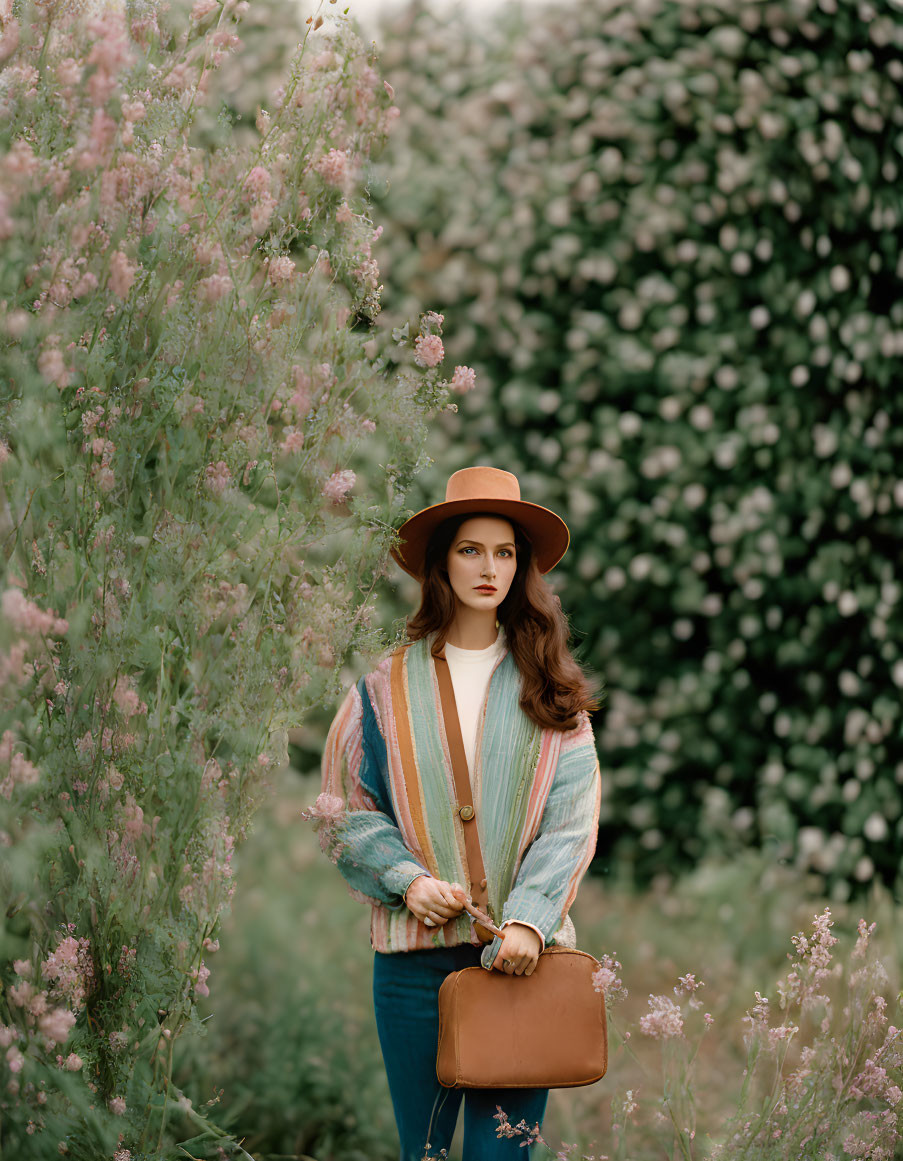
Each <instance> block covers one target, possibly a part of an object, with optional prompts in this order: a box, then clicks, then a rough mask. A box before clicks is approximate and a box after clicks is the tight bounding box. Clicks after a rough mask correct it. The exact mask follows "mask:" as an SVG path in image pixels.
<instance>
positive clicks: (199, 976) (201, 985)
mask: <svg viewBox="0 0 903 1161" xmlns="http://www.w3.org/2000/svg"><path fill="white" fill-rule="evenodd" d="M193 974H194V977H195V980H196V983H195V985H194V990H195V991H196V992H197V994H198V995H199V996H209V995H210V989H209V988H208V987H207V979H208V977H209V975H210V968H209V967H207V965H206V964H205V963H204V961H203V960H201V963H200V967H199V968H198V969H197V971H196V972H194V973H193Z"/></svg>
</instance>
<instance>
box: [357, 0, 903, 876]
mask: <svg viewBox="0 0 903 1161" xmlns="http://www.w3.org/2000/svg"><path fill="white" fill-rule="evenodd" d="M379 40H380V42H381V45H382V67H383V70H384V75H385V76H386V77H387V79H388V80H389V82H390V83H391V84H392V85H393V87H394V89H395V101H396V103H397V104H398V105H399V106H400V108H401V109H402V111H403V112H402V116H401V118H400V119H399V124H398V127H397V132H396V133H395V134H394V135H393V143H392V146H391V149H390V150H389V151H388V153H387V154H386V155H384V156H383V158H382V159H381V161H380V163H379V165H378V167H377V173H378V181H376V182H375V183H374V193H375V196H376V200H377V203H378V208H379V220H380V221H381V222H383V223H384V224H385V227H386V229H385V233H384V235H383V244H384V245H385V249H384V250H383V254H384V255H385V254H386V251H388V258H384V272H385V274H386V277H387V282H388V283H390V290H389V291H387V293H386V294H385V296H384V299H383V302H384V306H385V307H386V310H385V312H384V316H383V318H382V320H381V321H382V322H383V324H384V325H388V324H389V323H390V322H391V318H392V315H393V314H397V315H399V316H401V315H405V316H407V315H410V314H411V312H412V309H413V308H416V307H417V306H418V305H420V304H422V303H425V302H429V303H431V304H433V305H434V306H435V307H436V308H437V309H439V310H444V312H445V316H446V330H447V332H448V335H449V336H450V337H449V340H448V343H447V349H448V352H449V360H450V361H451V362H454V361H459V362H468V363H470V364H472V365H473V366H475V367H476V369H477V374H478V382H479V385H480V389H479V390H478V391H477V392H474V393H473V395H471V396H468V397H466V398H465V399H464V400H463V401H462V404H461V416H462V418H463V422H458V421H454V426H451V425H450V424H446V425H445V428H444V430H445V433H446V434H445V438H444V441H443V439H442V438H441V437H440V436H435V435H434V439H433V443H432V444H431V448H430V451H431V454H432V456H433V457H434V459H435V461H436V463H435V465H434V466H433V468H432V469H430V470H429V471H427V472H424V473H422V475H421V476H420V477H419V480H418V481H417V483H416V486H415V489H414V490H413V491H412V493H411V494H410V503H411V504H412V507H413V508H416V507H419V506H420V505H421V504H427V503H433V502H435V500H437V499H438V498H440V497H441V494H442V489H443V487H444V482H445V479H446V478H447V475H448V473H449V472H450V471H452V470H454V469H456V468H458V467H460V466H463V465H464V464H468V463H472V462H488V463H493V464H496V465H498V466H502V467H505V468H509V469H511V470H512V471H515V472H516V473H517V474H518V475H519V477H520V479H521V486H522V492H523V495H524V496H525V498H527V499H530V500H533V501H537V502H539V503H543V504H547V505H549V506H550V507H552V508H554V509H557V510H559V511H561V512H562V513H564V514H565V516H566V518H567V519H568V521H569V523H570V526H571V531H572V544H571V549H570V551H569V553H568V554H567V556H566V557H565V559H564V561H563V563H562V564H561V565H560V566H559V568H558V569H556V570H555V572H554V573H553V574H552V575H551V578H550V579H554V583H555V584H556V586H557V587H558V589H559V591H560V594H561V597H562V601H563V604H564V607H565V608H566V609H567V610H568V612H569V614H570V616H571V619H572V621H573V624H574V627H575V629H576V630H577V634H576V642H577V645H578V651H579V652H581V655H582V656H583V657H584V658H585V660H586V661H587V662H588V663H589V664H590V666H591V667H593V668H594V669H595V670H596V671H597V672H598V673H599V674H600V675H601V676H603V678H604V680H605V683H606V686H607V698H606V704H605V706H604V707H603V710H602V711H601V712H600V713H599V714H598V715H597V716H596V719H595V727H596V731H597V738H598V742H599V748H600V752H601V756H602V764H603V772H604V776H605V777H604V781H605V787H606V794H605V801H604V806H603V820H602V830H601V834H600V843H599V848H598V849H599V855H598V857H597V860H596V864H595V869H596V870H601V871H605V870H607V869H608V868H609V867H610V866H613V865H614V863H617V864H618V866H619V867H623V866H627V867H628V868H629V869H630V870H631V871H632V873H633V875H634V876H635V878H636V880H637V881H639V882H648V881H649V880H650V879H653V878H654V877H655V876H657V875H669V874H671V873H672V872H675V871H677V870H678V869H680V868H681V867H686V866H688V865H689V864H691V863H693V862H695V861H696V860H698V859H699V858H700V857H701V856H703V855H704V854H710V853H715V854H720V855H728V856H729V855H731V854H732V853H733V852H736V851H737V850H739V849H741V848H743V847H745V846H748V845H757V846H761V847H764V848H765V849H766V850H767V851H770V852H771V853H772V854H773V855H774V857H775V858H777V859H781V860H790V861H792V862H793V863H794V864H795V865H796V866H798V867H799V868H800V869H801V870H803V871H804V872H805V873H806V874H807V875H808V876H809V878H808V881H809V882H810V884H811V886H812V887H813V889H815V890H821V889H826V890H828V891H830V893H831V895H832V897H833V898H835V899H839V898H845V897H846V896H847V895H848V894H849V893H850V892H851V891H856V890H857V889H858V887H859V886H862V885H864V884H867V883H869V882H870V881H871V880H872V879H873V878H875V877H879V878H881V879H883V880H884V881H886V882H889V883H892V882H894V881H895V880H896V878H897V876H898V868H899V862H900V851H901V839H903V818H901V806H903V742H901V708H900V688H901V686H903V653H901V635H903V618H901V611H900V597H901V586H900V582H899V578H898V575H897V574H898V571H899V559H900V543H901V540H903V513H901V509H903V478H901V474H900V471H899V459H898V457H899V455H900V450H901V447H903V428H901V420H903V401H901V397H900V393H899V389H898V382H899V377H900V370H901V366H903V360H901V355H903V301H901V290H903V261H901V258H900V242H901V204H903V193H901V190H903V183H901V174H900V167H901V153H903V102H901V99H900V91H901V88H900V86H901V81H903V53H901V48H903V21H901V18H900V9H899V5H895V4H890V3H884V2H876V3H847V2H840V3H838V2H837V0H821V2H820V3H818V4H816V3H810V2H806V0H800V2H794V3H769V4H760V3H749V2H746V0H730V2H727V3H721V4H718V5H714V4H708V3H699V2H696V3H676V2H672V0H653V2H649V3H643V4H636V3H622V2H619V0H604V2H603V0H581V2H580V3H579V4H576V3H572V4H569V5H567V6H566V7H564V6H561V5H556V6H554V8H546V9H544V10H539V9H532V8H530V9H522V8H520V7H512V8H508V9H506V10H505V12H504V13H503V15H501V16H500V17H499V18H497V19H492V20H491V22H490V21H484V22H482V23H480V24H479V25H478V24H477V22H475V21H467V20H465V19H463V18H458V17H455V16H454V15H446V16H438V15H435V14H431V12H430V11H429V10H428V9H427V8H426V7H424V6H423V5H416V6H414V7H410V8H408V9H405V10H404V11H403V12H401V13H399V14H396V15H395V16H394V17H393V18H392V19H391V21H389V22H388V23H386V24H385V26H384V27H383V29H382V32H381V35H380V37H379ZM402 291H403V292H405V293H404V294H403V293H401V292H402ZM440 426H441V425H440ZM462 432H463V433H466V439H463V440H462ZM418 501H419V503H418ZM416 596H417V594H416V592H415V591H414V590H413V589H412V588H411V586H410V585H408V584H407V581H406V580H405V581H403V582H402V583H401V585H400V587H399V590H398V596H397V602H396V604H395V606H394V607H392V608H390V609H387V610H386V611H385V612H384V615H385V616H387V617H388V616H389V615H395V616H398V615H400V614H401V613H403V612H405V611H407V610H408V608H410V607H411V605H413V604H414V602H415V600H416Z"/></svg>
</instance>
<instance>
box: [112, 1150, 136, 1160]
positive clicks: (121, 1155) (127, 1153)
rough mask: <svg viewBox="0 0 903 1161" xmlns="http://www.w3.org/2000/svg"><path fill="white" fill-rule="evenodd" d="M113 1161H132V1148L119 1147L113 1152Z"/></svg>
mask: <svg viewBox="0 0 903 1161" xmlns="http://www.w3.org/2000/svg"><path fill="white" fill-rule="evenodd" d="M113 1161H132V1151H131V1149H117V1150H116V1152H115V1153H114V1154H113Z"/></svg>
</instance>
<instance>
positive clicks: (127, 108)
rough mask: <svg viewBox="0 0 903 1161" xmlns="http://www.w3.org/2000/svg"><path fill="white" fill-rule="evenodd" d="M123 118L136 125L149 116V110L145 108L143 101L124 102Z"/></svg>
mask: <svg viewBox="0 0 903 1161" xmlns="http://www.w3.org/2000/svg"><path fill="white" fill-rule="evenodd" d="M122 116H123V119H124V120H126V121H129V122H131V123H134V122H135V121H143V120H144V118H145V117H146V116H147V109H146V108H145V107H144V102H143V101H123V102H122Z"/></svg>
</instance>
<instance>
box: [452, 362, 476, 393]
mask: <svg viewBox="0 0 903 1161" xmlns="http://www.w3.org/2000/svg"><path fill="white" fill-rule="evenodd" d="M476 385H477V373H476V371H474V369H473V368H472V367H455V373H454V375H452V378H451V383H450V384H449V386H450V387H451V389H452V391H457V393H458V394H459V395H465V394H466V393H467V392H468V391H472V390H473V389H474V387H476Z"/></svg>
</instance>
